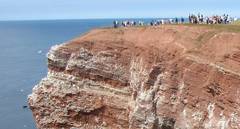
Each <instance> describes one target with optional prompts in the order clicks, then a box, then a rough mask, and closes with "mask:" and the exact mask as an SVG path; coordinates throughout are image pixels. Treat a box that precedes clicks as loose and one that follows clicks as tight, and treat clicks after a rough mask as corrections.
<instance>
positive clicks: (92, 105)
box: [29, 25, 240, 129]
mask: <svg viewBox="0 0 240 129" xmlns="http://www.w3.org/2000/svg"><path fill="white" fill-rule="evenodd" d="M48 68H49V72H48V75H47V77H45V78H43V79H42V81H41V82H40V83H39V84H38V85H37V86H35V87H34V89H33V93H32V94H31V95H30V96H29V105H30V108H31V110H32V111H33V115H34V117H35V120H36V123H37V127H38V128H41V129H47V128H56V129H57V128H65V129H70V128H71V129H76V128H80V129H240V34H238V33H231V32H223V31H221V32H220V31H218V30H213V29H207V28H204V27H189V26H180V25H179V26H173V25H169V26H161V27H155V28H154V27H147V28H143V27H142V28H141V27H140V28H119V29H97V30H93V31H91V32H89V33H88V34H86V35H84V36H82V37H80V38H76V39H74V40H72V41H70V42H68V43H65V44H61V45H56V46H53V47H52V48H51V50H50V52H49V53H48Z"/></svg>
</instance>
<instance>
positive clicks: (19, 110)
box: [0, 19, 152, 129]
mask: <svg viewBox="0 0 240 129" xmlns="http://www.w3.org/2000/svg"><path fill="white" fill-rule="evenodd" d="M113 20H114V19H91V20H35V21H0V129H36V125H35V121H34V119H33V116H32V112H31V110H30V109H29V108H28V107H27V106H28V103H27V97H28V95H29V94H31V92H32V88H33V87H34V86H35V85H36V84H38V83H39V81H40V80H41V79H42V78H43V77H44V76H46V74H47V58H46V54H47V52H48V51H49V49H50V48H51V46H53V45H56V44H61V43H64V42H67V41H69V40H71V39H73V38H75V37H78V36H81V35H83V34H84V33H86V32H88V31H89V30H91V29H94V28H102V27H111V26H112V24H113ZM120 20H125V19H120ZM129 20H142V21H145V22H149V21H151V20H152V19H129Z"/></svg>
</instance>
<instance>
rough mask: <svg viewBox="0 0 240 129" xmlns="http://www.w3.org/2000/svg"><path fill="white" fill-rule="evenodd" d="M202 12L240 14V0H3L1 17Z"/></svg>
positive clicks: (69, 16) (167, 15)
mask: <svg viewBox="0 0 240 129" xmlns="http://www.w3.org/2000/svg"><path fill="white" fill-rule="evenodd" d="M198 12H202V13H203V14H207V15H212V14H223V13H228V14H230V15H231V16H235V17H240V0H199V1H197V0H0V20H32V19H88V18H146V17H149V18H151V17H176V16H178V17H182V16H187V15H188V14H189V13H198Z"/></svg>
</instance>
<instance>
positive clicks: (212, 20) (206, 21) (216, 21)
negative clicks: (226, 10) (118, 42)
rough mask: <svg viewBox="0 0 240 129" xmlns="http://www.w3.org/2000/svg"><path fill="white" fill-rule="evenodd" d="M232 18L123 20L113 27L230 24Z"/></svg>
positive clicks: (193, 17)
mask: <svg viewBox="0 0 240 129" xmlns="http://www.w3.org/2000/svg"><path fill="white" fill-rule="evenodd" d="M234 20H236V19H234V18H232V17H230V16H229V15H227V14H224V15H222V16H220V15H214V16H210V17H209V16H203V14H198V15H194V14H190V15H189V18H188V19H187V18H186V19H185V18H183V17H182V18H169V19H166V18H165V19H157V20H152V21H151V22H146V23H145V22H144V21H141V20H140V21H136V20H124V21H117V20H116V21H114V22H113V25H114V28H118V27H129V26H158V25H162V24H184V23H190V24H230V23H232V22H233V21H234Z"/></svg>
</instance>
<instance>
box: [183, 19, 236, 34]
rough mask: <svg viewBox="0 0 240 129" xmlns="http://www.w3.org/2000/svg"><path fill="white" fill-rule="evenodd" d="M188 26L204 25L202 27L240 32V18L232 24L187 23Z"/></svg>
mask: <svg viewBox="0 0 240 129" xmlns="http://www.w3.org/2000/svg"><path fill="white" fill-rule="evenodd" d="M185 25H187V26H202V27H207V28H210V29H215V30H219V31H227V32H236V33H240V20H238V21H236V22H234V23H232V24H226V25H225V24H213V25H212V24H211V25H207V24H185Z"/></svg>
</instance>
